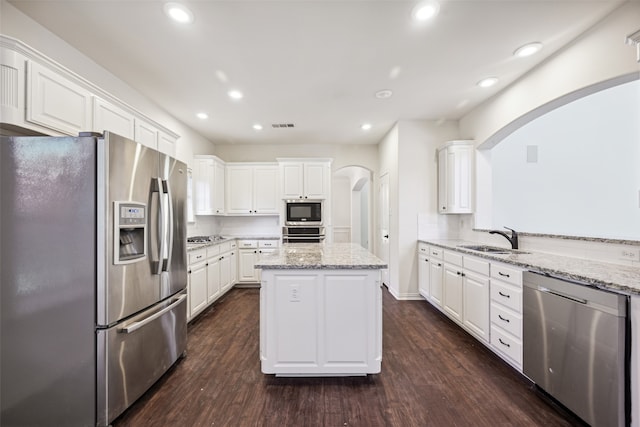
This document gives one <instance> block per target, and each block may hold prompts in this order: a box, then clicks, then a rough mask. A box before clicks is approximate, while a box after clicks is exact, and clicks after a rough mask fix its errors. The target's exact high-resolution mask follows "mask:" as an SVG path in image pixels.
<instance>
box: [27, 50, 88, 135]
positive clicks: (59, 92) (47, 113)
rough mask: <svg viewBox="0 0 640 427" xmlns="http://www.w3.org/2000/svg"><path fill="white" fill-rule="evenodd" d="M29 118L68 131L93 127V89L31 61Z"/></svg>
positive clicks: (74, 131)
mask: <svg viewBox="0 0 640 427" xmlns="http://www.w3.org/2000/svg"><path fill="white" fill-rule="evenodd" d="M26 104H27V105H26V107H27V116H26V120H27V121H29V122H32V123H35V124H38V125H41V126H44V127H47V128H50V129H53V130H55V131H58V132H61V133H63V134H67V135H73V136H77V135H78V133H80V132H82V131H87V130H91V129H92V126H91V119H92V117H91V110H92V105H91V92H89V91H88V90H87V89H85V88H84V87H82V86H80V85H78V84H76V83H74V82H72V81H71V80H69V79H66V78H65V77H63V76H61V75H59V74H57V73H56V72H54V71H51V70H50V69H48V68H47V67H44V66H42V65H40V64H38V63H37V62H34V61H31V60H29V61H28V62H27V103H26Z"/></svg>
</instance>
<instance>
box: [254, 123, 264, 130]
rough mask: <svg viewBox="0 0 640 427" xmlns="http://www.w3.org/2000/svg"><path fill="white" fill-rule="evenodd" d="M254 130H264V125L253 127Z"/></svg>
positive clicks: (257, 124)
mask: <svg viewBox="0 0 640 427" xmlns="http://www.w3.org/2000/svg"><path fill="white" fill-rule="evenodd" d="M253 129H254V130H262V125H261V124H259V123H256V124H255V125H253Z"/></svg>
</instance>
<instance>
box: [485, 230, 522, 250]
mask: <svg viewBox="0 0 640 427" xmlns="http://www.w3.org/2000/svg"><path fill="white" fill-rule="evenodd" d="M504 228H506V229H507V230H511V236H509V235H508V234H507V233H505V232H504V231H497V230H492V231H490V232H489V234H499V235H501V236H503V237H504V238H505V239H507V240H508V241H509V243H511V249H518V233H517V232H516V230H514V229H513V228H509V227H504Z"/></svg>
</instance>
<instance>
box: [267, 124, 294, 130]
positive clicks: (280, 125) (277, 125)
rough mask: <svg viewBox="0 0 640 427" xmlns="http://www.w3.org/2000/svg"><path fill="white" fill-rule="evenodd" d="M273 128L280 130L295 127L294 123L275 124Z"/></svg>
mask: <svg viewBox="0 0 640 427" xmlns="http://www.w3.org/2000/svg"><path fill="white" fill-rule="evenodd" d="M271 127H272V128H275V129H278V128H292V127H293V123H273V124H272V125H271Z"/></svg>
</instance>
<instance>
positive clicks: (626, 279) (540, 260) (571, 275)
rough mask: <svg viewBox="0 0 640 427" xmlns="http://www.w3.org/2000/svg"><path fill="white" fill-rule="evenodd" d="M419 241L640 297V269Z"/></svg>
mask: <svg viewBox="0 0 640 427" xmlns="http://www.w3.org/2000/svg"><path fill="white" fill-rule="evenodd" d="M419 241H420V242H424V243H427V244H429V245H432V246H438V247H441V248H444V249H451V250H455V251H458V252H461V253H465V254H469V255H473V256H476V257H480V258H486V259H489V260H494V261H500V262H504V263H506V264H512V265H516V266H518V267H522V268H525V269H527V270H530V271H534V272H538V273H546V274H549V275H551V276H554V277H558V278H560V279H566V280H571V281H575V282H579V283H581V284H584V285H588V286H593V287H596V288H600V289H605V290H608V291H613V292H617V293H620V294H625V295H632V294H633V295H640V267H632V266H628V265H618V264H612V263H607V262H601V261H594V260H589V259H583V258H573V257H568V256H562V255H556V254H548V253H544V252H530V251H524V250H523V251H518V252H516V253H509V254H491V253H484V252H478V251H474V250H471V249H465V248H461V247H459V245H473V244H479V243H477V242H468V241H463V240H440V239H433V240H419Z"/></svg>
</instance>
